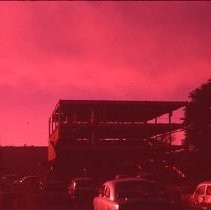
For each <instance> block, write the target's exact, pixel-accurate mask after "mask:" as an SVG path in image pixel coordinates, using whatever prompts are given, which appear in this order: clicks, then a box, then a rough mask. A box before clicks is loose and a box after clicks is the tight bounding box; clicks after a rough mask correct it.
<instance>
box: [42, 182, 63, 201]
mask: <svg viewBox="0 0 211 210" xmlns="http://www.w3.org/2000/svg"><path fill="white" fill-rule="evenodd" d="M40 191H41V195H42V198H43V202H50V203H61V202H62V203H64V202H66V201H67V185H66V182H65V181H64V180H61V179H51V178H46V179H42V181H41V182H40Z"/></svg>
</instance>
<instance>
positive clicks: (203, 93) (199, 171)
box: [184, 79, 211, 180]
mask: <svg viewBox="0 0 211 210" xmlns="http://www.w3.org/2000/svg"><path fill="white" fill-rule="evenodd" d="M189 98H190V103H188V105H187V107H186V110H185V118H184V123H185V125H186V142H189V144H190V145H192V146H194V147H195V148H196V149H197V151H198V152H197V156H196V158H195V159H194V160H193V162H192V163H191V164H192V166H194V168H195V172H194V174H195V176H196V178H197V179H198V180H202V179H207V178H210V176H211V168H210V161H211V79H209V80H208V81H207V82H206V83H204V84H202V85H201V86H200V87H199V88H196V89H195V90H193V91H192V92H191V93H190V95H189Z"/></svg>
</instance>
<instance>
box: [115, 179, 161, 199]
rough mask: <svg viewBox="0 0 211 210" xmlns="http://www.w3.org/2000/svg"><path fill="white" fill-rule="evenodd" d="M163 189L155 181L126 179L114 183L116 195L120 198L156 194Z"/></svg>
mask: <svg viewBox="0 0 211 210" xmlns="http://www.w3.org/2000/svg"><path fill="white" fill-rule="evenodd" d="M163 191H164V189H163V188H162V187H160V186H159V185H158V184H157V183H151V182H145V181H127V182H119V183H118V184H117V185H116V192H115V193H116V197H117V198H118V199H122V198H126V197H128V198H137V197H143V196H151V195H154V196H155V195H158V194H159V193H160V192H163Z"/></svg>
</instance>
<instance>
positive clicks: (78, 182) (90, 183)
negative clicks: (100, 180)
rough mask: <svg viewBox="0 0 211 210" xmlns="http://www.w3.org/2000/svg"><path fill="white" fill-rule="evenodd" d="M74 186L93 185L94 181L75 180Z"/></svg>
mask: <svg viewBox="0 0 211 210" xmlns="http://www.w3.org/2000/svg"><path fill="white" fill-rule="evenodd" d="M76 186H77V187H79V188H84V187H94V181H93V180H92V179H84V180H78V181H76Z"/></svg>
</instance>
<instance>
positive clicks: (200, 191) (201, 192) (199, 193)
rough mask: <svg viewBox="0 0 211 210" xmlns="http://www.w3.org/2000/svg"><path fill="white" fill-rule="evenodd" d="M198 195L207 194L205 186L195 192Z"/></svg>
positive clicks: (199, 187)
mask: <svg viewBox="0 0 211 210" xmlns="http://www.w3.org/2000/svg"><path fill="white" fill-rule="evenodd" d="M195 194H196V195H203V194H205V185H201V186H198V187H197V188H196V190H195Z"/></svg>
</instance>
